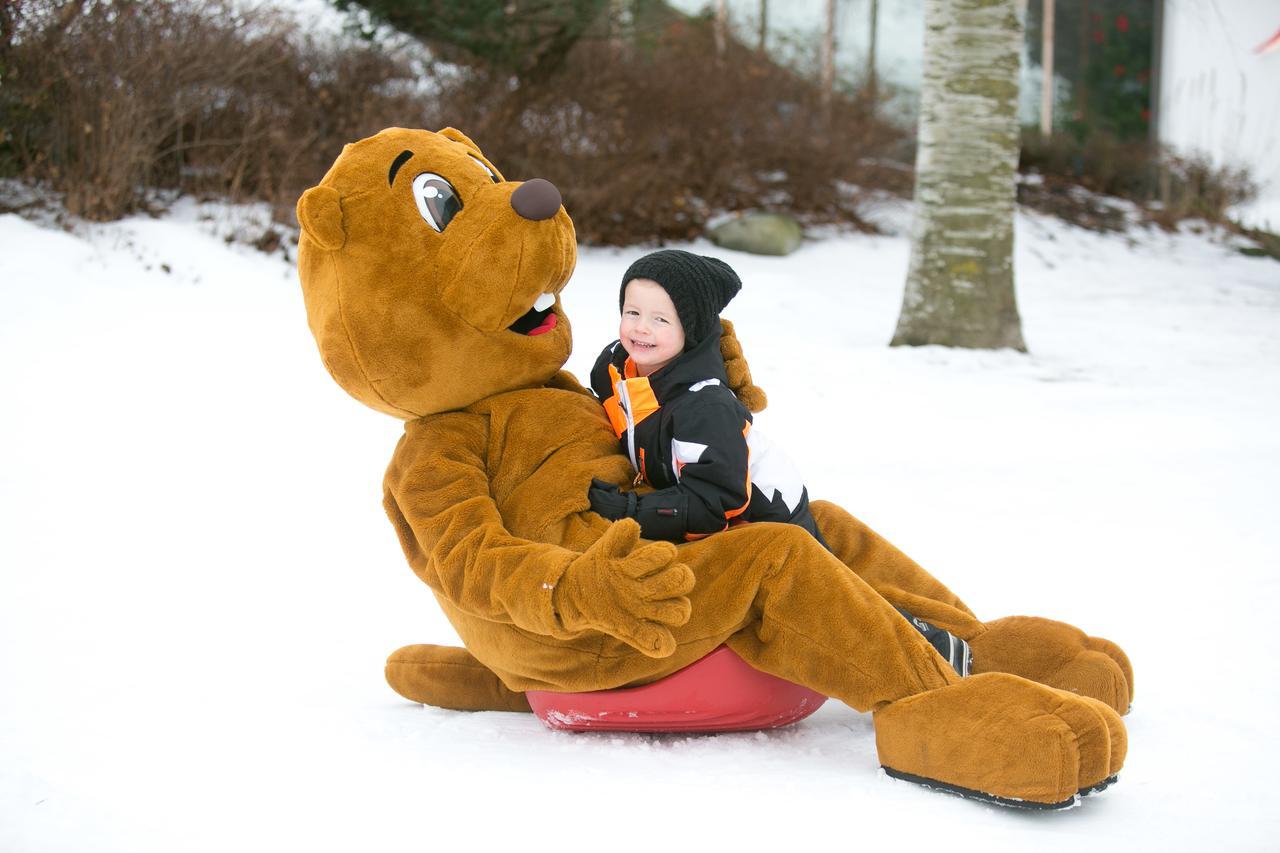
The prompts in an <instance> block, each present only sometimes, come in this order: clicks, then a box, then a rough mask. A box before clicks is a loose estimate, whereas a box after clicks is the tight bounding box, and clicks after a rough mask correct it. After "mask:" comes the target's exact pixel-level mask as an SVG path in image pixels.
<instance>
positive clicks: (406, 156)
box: [387, 151, 413, 186]
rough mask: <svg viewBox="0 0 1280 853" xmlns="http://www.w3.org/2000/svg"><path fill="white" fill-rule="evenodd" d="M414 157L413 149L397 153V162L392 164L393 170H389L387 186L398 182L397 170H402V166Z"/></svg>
mask: <svg viewBox="0 0 1280 853" xmlns="http://www.w3.org/2000/svg"><path fill="white" fill-rule="evenodd" d="M412 157H413V152H412V151H401V152H400V153H399V154H397V155H396V159H395V162H394V163H392V164H391V171H390V172H387V186H391V185H392V184H394V183H395V182H396V172H398V171H400V167H401V166H403V165H404V164H405V163H408V162H409V160H410V159H412Z"/></svg>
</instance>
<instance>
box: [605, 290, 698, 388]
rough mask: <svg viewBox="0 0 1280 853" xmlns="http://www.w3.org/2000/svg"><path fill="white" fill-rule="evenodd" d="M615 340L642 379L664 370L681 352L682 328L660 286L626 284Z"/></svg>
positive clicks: (682, 341)
mask: <svg viewBox="0 0 1280 853" xmlns="http://www.w3.org/2000/svg"><path fill="white" fill-rule="evenodd" d="M618 339H619V340H621V341H622V348H623V349H625V350H626V351H627V355H629V356H631V360H632V361H633V362H635V365H636V372H637V373H638V374H640V375H641V376H648V375H649V374H650V373H653V372H654V371H656V370H659V369H661V368H663V367H665V366H666V365H667V364H668V363H669V362H670V361H671V360H672V359H674V358H675V357H676V356H678V355H679V354H680V353H682V352H684V326H681V325H680V315H678V314H677V313H676V306H675V304H674V303H672V301H671V297H670V296H668V295H667V292H666V291H665V290H663V289H662V285H660V284H658V283H657V282H656V281H652V280H651V279H647V278H635V279H632V280H631V281H629V282H627V289H626V292H625V293H624V294H623V298H622V323H621V325H619V326H618Z"/></svg>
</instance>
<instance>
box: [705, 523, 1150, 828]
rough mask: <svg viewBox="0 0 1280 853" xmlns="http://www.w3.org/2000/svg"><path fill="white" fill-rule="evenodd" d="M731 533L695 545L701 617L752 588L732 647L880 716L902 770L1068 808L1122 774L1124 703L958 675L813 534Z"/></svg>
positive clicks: (889, 759)
mask: <svg viewBox="0 0 1280 853" xmlns="http://www.w3.org/2000/svg"><path fill="white" fill-rule="evenodd" d="M720 536H721V538H722V539H723V541H722V543H721V545H722V546H723V545H725V544H727V543H728V542H729V541H730V537H731V536H733V537H734V540H733V542H734V547H733V548H732V549H728V548H725V547H721V548H720V549H718V550H717V551H711V552H709V553H708V554H707V556H709V557H715V556H718V557H719V563H718V564H717V563H716V562H715V561H714V560H704V559H697V558H695V554H694V553H692V552H689V553H690V557H691V559H690V560H689V563H690V565H691V566H693V567H694V571H695V573H697V575H698V587H697V588H695V591H694V597H695V599H696V600H695V602H694V613H695V617H694V619H695V620H697V614H698V613H699V611H700V610H702V611H703V612H706V611H707V610H710V609H714V606H715V604H716V603H717V602H719V603H720V604H722V605H728V604H730V603H731V602H735V601H736V600H738V596H741V595H744V594H749V595H751V597H752V599H751V608H750V613H749V615H750V616H752V617H753V618H752V619H751V620H750V621H748V622H747V623H746V624H745V625H744V627H743V628H742V629H741V630H739V631H737V632H736V633H735V634H733V635H732V636H731V637H730V638H729V640H728V645H729V646H730V647H731V648H732V649H733V650H734V651H735V652H737V653H738V654H739V655H740V656H741V657H742V658H743V659H744V660H746V661H747V662H748V663H750V664H751V665H752V666H755V667H756V668H757V669H761V670H763V671H765V672H769V673H772V674H774V675H777V676H779V677H782V678H785V679H788V680H790V681H794V682H796V683H798V684H803V685H804V686H806V687H810V688H812V689H814V690H817V691H819V692H822V693H825V694H826V695H828V696H832V697H834V698H836V699H840V700H841V701H843V702H845V703H847V704H849V705H851V706H853V707H854V708H857V709H859V710H864V711H865V710H874V711H875V724H876V745H877V749H878V751H879V754H880V760H881V763H882V764H883V765H884V766H885V768H886V769H887V770H888V771H890V772H891V773H893V774H895V775H899V776H902V777H904V778H910V779H913V780H915V781H923V782H926V783H928V784H934V785H937V786H940V787H946V788H950V789H952V790H957V791H962V792H966V793H969V794H972V795H977V796H983V797H986V798H989V799H990V798H994V799H1003V800H1010V801H1014V800H1017V801H1027V802H1033V803H1036V804H1039V805H1041V806H1052V807H1057V806H1063V805H1067V804H1070V803H1071V802H1072V801H1073V799H1074V797H1075V796H1076V795H1077V794H1078V793H1080V792H1081V791H1085V790H1088V789H1091V788H1094V787H1097V786H1100V785H1103V784H1105V783H1106V782H1107V781H1108V780H1109V779H1110V778H1111V777H1112V776H1114V775H1115V773H1116V772H1117V771H1118V770H1119V769H1120V765H1121V764H1122V763H1123V760H1124V752H1125V741H1124V725H1123V723H1122V722H1121V721H1120V718H1119V715H1117V714H1116V713H1115V712H1114V711H1113V710H1111V709H1110V708H1107V707H1106V706H1104V705H1102V704H1101V703H1099V702H1096V701H1094V700H1091V699H1088V698H1085V697H1080V696H1075V695H1072V694H1070V693H1066V692H1064V691H1061V690H1056V689H1054V688H1051V687H1047V686H1045V685H1042V684H1037V683H1034V682H1031V681H1028V680H1026V679H1023V678H1020V677H1018V676H1015V675H1007V674H1003V673H998V674H985V675H979V676H974V677H971V678H968V679H960V678H958V677H957V676H956V675H955V674H954V673H953V672H952V671H951V669H950V667H948V666H947V665H946V663H945V662H944V661H943V659H942V658H941V657H940V656H939V655H938V654H937V652H935V651H934V650H933V648H932V647H931V646H930V645H929V644H928V642H926V641H925V639H924V638H923V637H922V636H921V635H920V634H919V633H918V632H917V631H916V630H915V629H914V628H912V627H911V626H910V625H909V624H908V623H907V621H906V620H905V619H903V618H902V617H901V616H900V615H899V614H898V613H897V611H895V610H894V609H893V607H892V605H890V604H889V602H888V601H886V600H885V599H884V598H883V597H882V596H880V595H879V594H878V593H876V592H875V590H873V589H872V588H871V587H870V586H869V585H868V584H867V583H866V582H864V581H863V580H862V579H861V578H860V577H859V576H858V575H857V574H855V573H853V572H849V571H848V570H847V569H846V568H845V567H844V566H842V565H841V564H840V563H839V561H838V560H836V559H835V558H834V557H833V555H832V554H831V553H830V552H828V551H827V550H825V549H824V548H822V546H821V545H819V544H818V542H817V541H816V540H815V539H814V538H813V537H811V536H809V535H808V534H806V533H805V532H804V531H803V530H802V529H801V528H798V527H794V526H790V525H766V524H759V525H747V526H746V527H745V528H743V529H742V530H741V532H740V533H735V532H730V533H725V534H720ZM682 553H683V552H682ZM699 556H700V555H699ZM729 609H732V608H731V607H730V608H729ZM692 621H694V620H691V622H692ZM688 627H689V626H686V628H688Z"/></svg>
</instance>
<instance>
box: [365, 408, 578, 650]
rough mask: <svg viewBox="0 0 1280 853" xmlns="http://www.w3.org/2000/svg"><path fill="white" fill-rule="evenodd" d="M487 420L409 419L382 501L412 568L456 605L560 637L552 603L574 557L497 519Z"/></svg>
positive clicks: (565, 635) (472, 417)
mask: <svg viewBox="0 0 1280 853" xmlns="http://www.w3.org/2000/svg"><path fill="white" fill-rule="evenodd" d="M487 438H488V427H487V421H486V419H485V418H484V417H482V416H479V415H472V414H463V413H451V414H447V415H438V416H435V417H430V418H424V419H422V420H419V421H412V422H410V423H408V424H406V426H405V434H404V436H403V437H402V438H401V439H400V443H399V444H398V445H397V447H396V452H395V455H394V456H393V457H392V460H391V465H390V466H389V467H388V469H387V474H386V477H385V479H384V480H383V494H384V497H383V505H384V507H385V508H386V511H387V515H388V516H389V517H390V519H391V523H392V524H393V525H395V528H396V533H397V535H398V536H399V537H400V545H401V547H403V548H404V552H405V556H407V557H408V558H409V563H410V565H411V566H412V567H413V570H414V572H415V573H417V575H418V576H419V577H420V578H422V580H423V581H425V582H426V583H427V585H428V586H430V587H431V588H432V590H434V591H435V592H436V594H437V595H440V596H442V597H443V598H445V599H446V600H447V601H449V602H450V603H451V604H453V605H454V606H455V607H457V608H458V609H459V610H462V611H463V612H465V613H469V614H472V615H474V616H477V617H480V618H482V619H486V620H489V621H493V622H505V623H511V624H514V625H516V626H517V627H520V628H523V629H525V630H527V631H532V632H534V633H537V634H543V635H548V636H553V637H559V638H568V637H570V636H575V635H576V634H574V633H572V632H567V631H565V630H564V629H563V627H562V626H561V625H560V622H559V619H558V617H557V615H556V613H555V611H554V610H553V608H552V602H551V593H552V591H553V590H554V589H555V585H556V583H557V581H559V580H560V577H561V575H563V574H564V572H565V570H566V569H567V568H568V567H569V565H570V563H572V562H573V560H574V559H575V558H577V557H578V556H579V555H578V554H577V553H575V552H572V551H568V550H566V549H564V548H561V547H558V546H555V545H548V544H545V543H541V542H530V541H528V540H525V539H518V538H516V537H515V536H512V535H511V534H510V533H508V532H507V530H506V528H505V527H504V526H503V523H502V518H501V516H500V515H499V514H498V508H497V506H496V505H495V504H494V502H493V498H492V497H491V495H490V493H489V479H488V474H487V472H486V470H485V465H484V461H483V460H484V447H485V443H486V441H487Z"/></svg>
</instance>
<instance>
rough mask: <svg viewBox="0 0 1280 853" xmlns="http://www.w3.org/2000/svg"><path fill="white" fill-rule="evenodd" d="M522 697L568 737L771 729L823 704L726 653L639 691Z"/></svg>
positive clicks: (720, 651)
mask: <svg viewBox="0 0 1280 853" xmlns="http://www.w3.org/2000/svg"><path fill="white" fill-rule="evenodd" d="M525 696H526V697H528V699H529V705H530V707H532V708H533V713H534V714H536V715H537V716H538V719H540V720H542V722H544V723H546V724H547V725H548V726H550V727H551V728H553V729H561V730H564V731H574V732H582V731H611V732H739V731H753V730H756V729H776V728H778V727H780V726H788V725H791V724H792V723H794V722H798V721H799V720H803V719H804V718H805V717H807V716H809V715H810V714H812V713H813V712H814V711H816V710H818V709H819V708H820V707H822V703H823V702H826V701H827V697H825V696H823V695H822V694H821V693H817V692H815V691H813V690H810V689H809V688H807V687H801V686H800V685H798V684H792V683H791V682H790V681H785V680H783V679H781V678H778V677H777V676H776V675H769V674H767V673H763V672H761V671H760V670H758V669H755V668H753V667H752V666H750V665H749V664H748V663H747V662H746V661H744V660H743V659H742V658H740V657H738V656H737V655H736V654H734V652H733V650H732V649H730V648H729V647H728V646H720V647H719V648H717V649H716V650H715V651H713V652H712V653H711V654H709V655H707V656H706V657H704V658H702V659H701V660H698V661H695V662H694V663H691V664H689V665H688V666H686V667H685V668H684V669H682V670H680V671H678V672H673V673H672V674H671V675H668V676H667V677H666V678H663V679H661V680H659V681H655V682H653V683H652V684H646V685H644V686H642V687H620V688H617V689H615V690H594V691H591V692H589V693H554V692H551V691H549V690H530V691H528V692H527V693H526V694H525Z"/></svg>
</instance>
